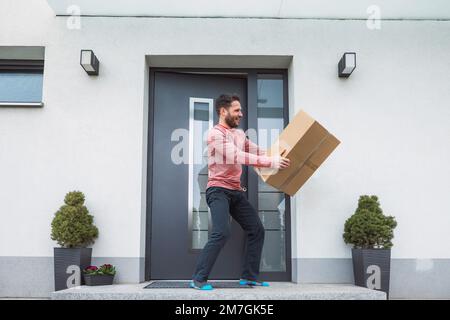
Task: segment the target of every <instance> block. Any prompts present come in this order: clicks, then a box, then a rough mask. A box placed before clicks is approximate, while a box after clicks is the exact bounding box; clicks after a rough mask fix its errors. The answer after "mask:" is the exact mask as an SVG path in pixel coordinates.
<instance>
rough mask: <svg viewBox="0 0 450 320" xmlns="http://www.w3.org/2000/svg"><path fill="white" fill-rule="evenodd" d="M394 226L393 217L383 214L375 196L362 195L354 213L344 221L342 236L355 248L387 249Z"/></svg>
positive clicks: (392, 235)
mask: <svg viewBox="0 0 450 320" xmlns="http://www.w3.org/2000/svg"><path fill="white" fill-rule="evenodd" d="M396 226H397V222H396V221H395V218H394V217H391V216H385V215H384V214H383V211H382V210H381V208H380V203H379V202H378V197H377V196H368V195H362V196H360V197H359V201H358V208H357V209H356V211H355V213H354V214H353V215H352V216H351V217H350V218H348V219H347V221H345V226H344V234H343V237H344V241H345V243H347V244H353V246H354V247H355V248H363V249H373V248H385V249H389V248H391V247H392V245H393V244H392V241H391V240H392V239H393V238H394V229H395V227H396Z"/></svg>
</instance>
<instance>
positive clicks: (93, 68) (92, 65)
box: [80, 50, 100, 76]
mask: <svg viewBox="0 0 450 320" xmlns="http://www.w3.org/2000/svg"><path fill="white" fill-rule="evenodd" d="M80 64H81V66H82V67H83V69H84V71H86V73H87V74H88V75H90V76H92V75H95V76H96V75H98V71H99V68H100V62H99V61H98V59H97V57H96V56H95V54H94V51H92V50H81V54H80Z"/></svg>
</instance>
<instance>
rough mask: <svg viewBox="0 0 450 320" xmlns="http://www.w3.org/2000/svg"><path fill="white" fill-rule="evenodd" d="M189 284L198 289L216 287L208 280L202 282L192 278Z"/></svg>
mask: <svg viewBox="0 0 450 320" xmlns="http://www.w3.org/2000/svg"><path fill="white" fill-rule="evenodd" d="M189 286H190V287H191V288H192V289H197V290H212V289H214V288H213V286H212V285H210V284H208V283H206V282H200V281H197V280H192V281H191V283H189Z"/></svg>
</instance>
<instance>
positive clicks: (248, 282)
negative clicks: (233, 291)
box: [239, 279, 270, 287]
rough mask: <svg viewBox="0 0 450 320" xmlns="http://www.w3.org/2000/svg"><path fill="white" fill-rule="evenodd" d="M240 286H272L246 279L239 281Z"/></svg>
mask: <svg viewBox="0 0 450 320" xmlns="http://www.w3.org/2000/svg"><path fill="white" fill-rule="evenodd" d="M239 284H240V285H241V286H255V287H269V286H270V285H269V283H268V282H262V281H252V280H245V279H241V280H240V281H239Z"/></svg>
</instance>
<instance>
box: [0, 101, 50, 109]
mask: <svg viewBox="0 0 450 320" xmlns="http://www.w3.org/2000/svg"><path fill="white" fill-rule="evenodd" d="M43 106H44V103H43V102H0V108H1V107H14V108H16V107H19V108H20V107H25V108H42V107H43Z"/></svg>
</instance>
